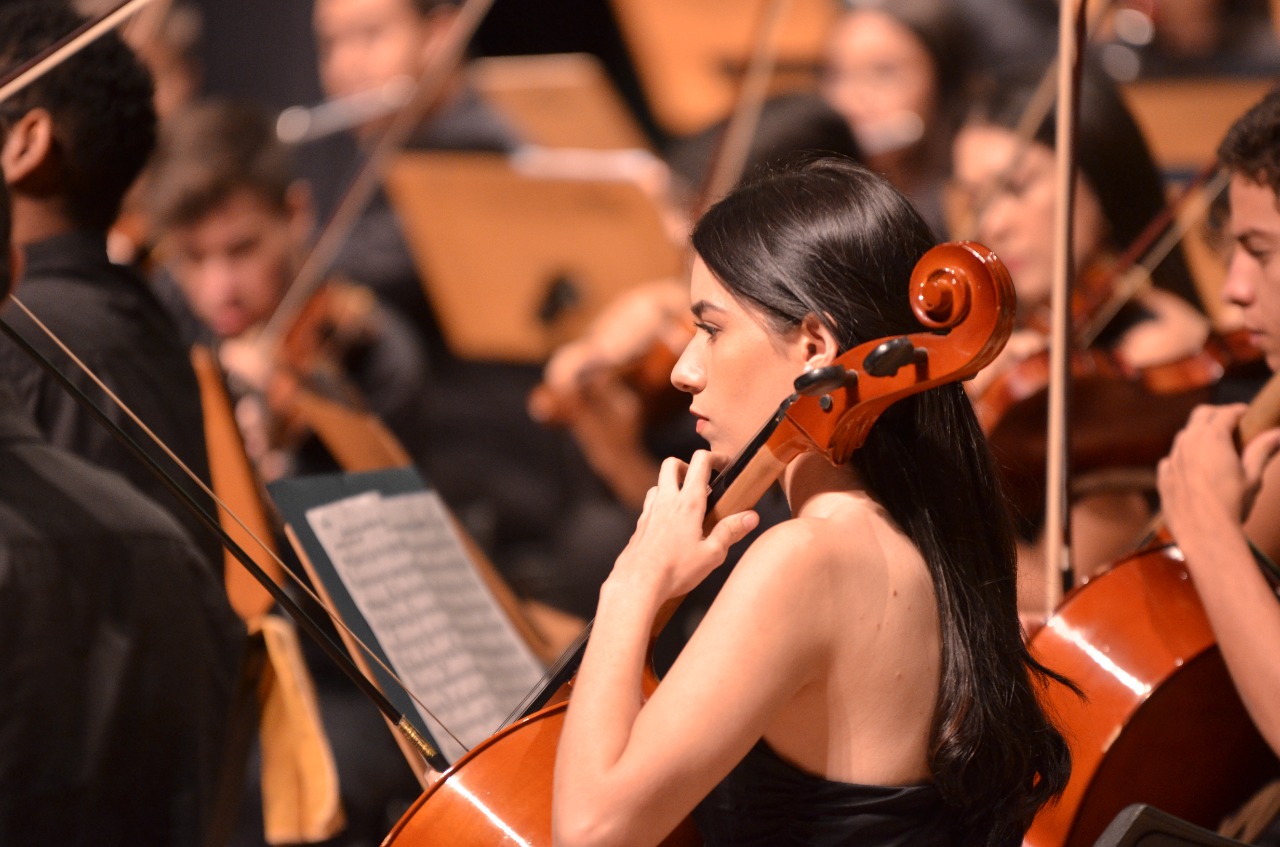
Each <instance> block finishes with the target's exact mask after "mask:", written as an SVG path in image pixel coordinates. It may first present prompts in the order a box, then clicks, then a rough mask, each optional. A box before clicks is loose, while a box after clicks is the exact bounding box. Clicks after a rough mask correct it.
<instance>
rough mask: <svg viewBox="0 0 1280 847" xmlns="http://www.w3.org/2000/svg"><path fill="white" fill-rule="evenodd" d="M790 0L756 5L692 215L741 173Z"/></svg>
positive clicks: (771, 73) (732, 184) (773, 0)
mask: <svg viewBox="0 0 1280 847" xmlns="http://www.w3.org/2000/svg"><path fill="white" fill-rule="evenodd" d="M790 6H791V0H767V2H766V3H765V5H764V6H763V7H762V8H761V9H760V17H759V18H758V19H757V21H756V26H755V34H754V36H753V37H752V50H751V61H750V63H749V64H748V65H747V70H746V73H745V74H743V77H742V82H741V84H740V85H739V87H738V95H737V101H736V103H735V104H734V107H733V113H732V114H731V115H730V117H729V121H728V123H726V124H725V128H724V133H723V134H722V135H721V136H720V141H719V144H717V146H716V151H715V154H714V155H713V156H712V157H711V166H710V167H709V168H708V169H707V175H706V178H705V180H704V181H703V185H702V189H701V190H700V191H699V192H698V198H697V201H696V202H695V203H694V207H693V217H694V218H695V219H696V218H697V217H698V216H699V215H701V214H702V212H705V211H706V210H707V208H708V207H709V206H711V205H712V204H713V203H715V202H716V201H717V200H719V199H720V198H721V197H723V196H724V195H726V194H728V193H729V189H731V188H733V186H734V185H735V184H736V183H737V182H738V180H739V179H740V178H741V177H742V170H743V168H744V167H746V164H747V155H748V154H749V153H750V152H751V142H752V140H753V139H754V138H755V135H756V129H757V128H758V127H759V125H760V115H761V112H762V111H763V109H764V101H765V99H766V98H767V97H768V94H769V82H770V80H771V79H772V77H773V68H774V64H775V60H776V59H777V47H778V34H779V33H780V32H782V24H783V22H784V21H785V20H786V18H787V11H788V10H789V9H790Z"/></svg>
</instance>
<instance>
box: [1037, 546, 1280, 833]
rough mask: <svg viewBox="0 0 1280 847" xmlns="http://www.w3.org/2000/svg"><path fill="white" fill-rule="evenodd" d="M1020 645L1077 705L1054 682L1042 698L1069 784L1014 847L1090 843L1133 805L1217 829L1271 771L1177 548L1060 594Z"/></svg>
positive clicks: (1134, 560) (1272, 762)
mask: <svg viewBox="0 0 1280 847" xmlns="http://www.w3.org/2000/svg"><path fill="white" fill-rule="evenodd" d="M1030 649H1031V653H1032V655H1033V656H1034V657H1035V658H1036V660H1038V661H1039V662H1041V663H1042V664H1044V665H1045V666H1046V667H1048V668H1049V669H1051V670H1053V671H1056V672H1058V673H1060V674H1062V675H1064V676H1066V677H1067V678H1068V679H1070V680H1072V681H1073V682H1074V683H1075V684H1076V685H1077V686H1079V687H1080V689H1081V691H1082V692H1083V693H1084V699H1082V698H1079V697H1077V696H1076V695H1075V694H1074V693H1073V692H1072V691H1070V690H1069V689H1067V688H1066V687H1065V686H1062V685H1058V684H1051V685H1050V687H1049V688H1047V689H1046V690H1045V692H1044V700H1045V707H1046V711H1047V712H1048V713H1049V714H1050V716H1051V717H1053V718H1054V719H1055V720H1056V721H1057V723H1058V726H1059V728H1060V729H1061V730H1062V732H1063V734H1064V735H1065V736H1066V738H1067V741H1068V743H1069V744H1070V745H1071V758H1072V768H1071V780H1070V782H1069V783H1068V785H1067V788H1066V790H1065V791H1064V792H1063V795H1062V797H1061V799H1060V800H1059V801H1058V802H1057V803H1053V804H1050V805H1048V806H1046V807H1044V808H1043V809H1041V811H1040V813H1039V815H1037V816H1036V818H1035V820H1034V821H1033V822H1032V825H1031V828H1030V830H1029V831H1028V832H1027V835H1026V838H1025V840H1024V841H1023V844H1024V847H1090V845H1092V844H1093V843H1094V841H1095V840H1096V839H1097V838H1098V836H1099V835H1100V834H1101V833H1102V831H1103V829H1105V828H1106V826H1107V824H1108V823H1110V822H1111V820H1112V819H1113V818H1114V817H1115V816H1116V814H1117V813H1118V812H1119V811H1120V810H1121V809H1123V808H1124V807H1125V806H1127V805H1129V804H1130V803H1139V802H1141V803H1148V804H1151V805H1153V806H1155V807H1157V808H1159V809H1161V810H1163V811H1166V812H1169V813H1171V814H1174V815H1176V816H1178V817H1180V818H1183V819H1185V820H1188V821H1190V822H1191V823H1194V824H1197V825H1199V826H1203V827H1206V828H1208V829H1216V828H1217V826H1218V824H1219V822H1220V821H1221V820H1222V818H1223V817H1225V816H1226V815H1228V814H1230V813H1231V812H1233V811H1235V810H1236V809H1237V808H1238V807H1239V806H1240V805H1241V804H1242V803H1243V802H1244V801H1245V800H1247V799H1248V797H1249V796H1250V795H1251V794H1252V793H1253V792H1254V791H1255V790H1256V789H1257V788H1259V787H1260V786H1261V785H1262V784H1263V783H1265V782H1266V781H1267V780H1268V779H1269V778H1274V777H1275V776H1276V775H1277V774H1278V773H1280V763H1277V761H1276V758H1275V757H1274V756H1273V755H1272V753H1271V751H1270V749H1269V748H1268V747H1267V744H1266V742H1264V741H1263V740H1262V738H1261V736H1260V735H1259V734H1258V732H1257V730H1255V729H1254V726H1253V723H1252V721H1251V720H1250V719H1249V715H1248V714H1247V713H1246V711H1245V708H1244V706H1243V704H1241V702H1240V699H1239V698H1238V697H1237V696H1236V693H1235V688H1234V686H1233V685H1232V682H1231V679H1230V677H1229V676H1228V674H1227V668H1226V665H1225V664H1224V663H1223V659H1222V656H1221V654H1220V653H1219V651H1218V647H1217V643H1216V641H1215V638H1214V635H1213V631H1212V629H1211V628H1210V626H1209V621H1208V619H1207V617H1206V616H1205V612H1204V608H1203V607H1202V606H1201V604H1200V600H1199V597H1198V595H1197V594H1196V590H1195V587H1194V585H1193V584H1192V582H1191V577H1190V575H1189V574H1188V573H1187V571H1186V569H1185V568H1184V566H1183V564H1182V554H1181V551H1179V550H1178V549H1177V547H1174V546H1166V547H1159V548H1156V549H1151V550H1145V551H1141V552H1138V553H1135V554H1133V555H1132V556H1129V557H1128V558H1126V559H1124V560H1122V561H1121V562H1119V563H1118V564H1117V565H1115V566H1114V567H1113V568H1112V569H1110V570H1109V571H1107V572H1105V573H1103V574H1102V575H1100V576H1098V577H1096V578H1094V579H1093V580H1091V581H1090V582H1088V583H1087V584H1085V585H1083V586H1081V587H1080V588H1078V589H1077V590H1075V591H1074V592H1072V593H1071V594H1069V595H1068V596H1067V598H1066V599H1065V600H1064V601H1063V603H1062V605H1061V606H1059V608H1058V610H1057V611H1056V612H1055V613H1054V615H1053V617H1051V618H1050V619H1049V621H1048V622H1047V623H1046V624H1045V626H1044V627H1043V628H1042V629H1041V630H1039V631H1038V632H1037V633H1036V634H1035V636H1033V637H1032V639H1031V642H1030Z"/></svg>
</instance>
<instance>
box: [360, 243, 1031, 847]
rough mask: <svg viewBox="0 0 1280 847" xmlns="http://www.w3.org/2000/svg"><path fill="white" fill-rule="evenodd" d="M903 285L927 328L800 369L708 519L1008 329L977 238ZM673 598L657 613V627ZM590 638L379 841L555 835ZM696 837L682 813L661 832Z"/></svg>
mask: <svg viewBox="0 0 1280 847" xmlns="http://www.w3.org/2000/svg"><path fill="white" fill-rule="evenodd" d="M909 296H910V297H911V302H912V307H913V310H914V311H915V314H916V316H917V317H918V318H919V320H920V322H921V323H922V324H923V325H924V326H926V327H928V328H930V329H931V330H933V331H922V332H917V333H911V334H907V335H902V336H898V337H895V338H889V339H880V340H877V341H873V342H868V343H866V344H863V345H860V346H858V347H856V348H854V349H852V350H849V351H847V352H846V353H844V354H843V355H841V356H840V357H839V359H837V361H836V363H835V364H833V365H831V366H829V367H827V368H823V369H821V370H818V371H814V372H811V373H808V374H805V375H804V376H802V377H801V378H800V379H798V380H797V385H796V393H795V394H793V395H792V396H791V397H789V398H787V399H786V400H785V401H784V402H783V404H782V405H781V406H780V407H779V409H778V411H777V413H776V414H775V415H774V417H773V419H772V420H770V421H769V423H768V424H767V425H766V426H765V428H764V429H763V430H761V432H760V434H759V435H757V437H756V438H755V439H754V440H753V442H752V443H751V444H750V445H748V446H747V448H746V449H744V451H743V453H742V454H741V455H740V456H739V457H738V458H737V459H735V461H734V462H733V463H732V464H731V465H730V466H729V467H728V468H727V469H726V470H725V471H724V472H723V473H721V474H720V475H719V476H718V477H717V479H716V480H715V482H714V483H713V485H712V492H711V494H710V496H709V497H708V512H707V517H706V525H707V526H713V525H714V524H715V523H716V522H717V521H719V520H720V519H721V518H723V517H725V516H726V515H729V514H733V513H735V512H739V511H742V510H744V509H748V508H750V507H751V506H752V505H754V503H755V502H756V501H757V500H758V499H759V498H760V496H762V495H763V493H764V492H765V491H766V490H767V489H768V487H769V486H770V485H771V484H772V483H773V481H774V480H776V479H777V478H778V476H779V475H780V474H781V472H782V470H783V469H784V468H785V467H786V466H787V464H788V463H789V462H790V461H791V460H793V459H794V458H795V457H797V456H799V455H801V454H802V453H806V452H814V451H816V452H819V453H821V454H822V455H824V456H826V457H827V458H828V459H829V460H831V461H832V462H835V463H841V462H844V461H847V460H848V459H849V457H850V456H851V455H852V453H853V452H854V450H856V449H857V448H858V447H859V446H861V444H862V442H863V441H864V439H865V438H866V435H867V433H868V431H869V430H870V428H871V426H872V425H873V424H874V423H875V421H876V419H877V418H878V416H879V415H880V413H881V412H882V411H884V409H886V408H887V407H888V406H889V405H891V404H892V403H894V402H895V401H897V400H899V399H901V398H903V397H906V396H909V395H911V394H915V393H918V392H921V391H924V390H927V389H929V388H932V387H935V386H938V385H942V384H944V383H948V382H954V381H956V380H961V379H967V378H969V377H971V376H973V375H974V374H976V373H977V372H978V370H980V369H981V368H982V367H984V366H985V365H986V364H987V363H989V362H990V361H991V360H992V359H993V358H994V357H995V355H996V354H997V353H999V351H1000V349H1001V348H1002V347H1003V346H1004V342H1005V341H1006V340H1007V339H1008V336H1009V333H1010V331H1011V330H1012V321H1013V318H1012V315H1013V309H1012V308H1011V305H1012V302H1013V297H1014V295H1013V286H1012V283H1011V282H1010V280H1009V275H1008V272H1007V271H1006V270H1005V268H1004V266H1003V265H1002V264H1000V262H999V260H998V259H996V257H995V256H994V254H992V253H991V252H990V251H988V250H987V249H986V248H984V247H982V246H980V245H977V244H973V243H968V242H966V243H957V244H945V245H941V246H939V247H935V248H934V249H933V250H931V251H929V252H928V253H926V254H925V256H924V257H923V258H922V259H921V260H920V262H919V264H918V265H917V267H916V269H915V271H914V273H913V274H912V277H911V282H910V294H909ZM677 602H678V601H672V602H670V603H668V604H667V606H665V607H664V608H663V610H662V611H661V612H660V613H659V618H658V621H657V622H656V623H655V632H656V631H657V630H658V629H660V628H661V626H662V625H663V624H665V622H666V620H667V617H668V616H669V614H670V612H671V611H674V608H675V605H676V603H677ZM585 643H586V639H585V635H584V637H583V639H582V640H581V642H580V646H579V647H578V648H576V649H575V650H573V651H571V652H570V654H569V655H568V657H567V659H566V660H565V661H563V662H562V666H561V668H559V669H557V670H558V672H557V673H555V674H554V675H553V676H552V678H551V679H550V680H549V682H548V683H547V685H546V686H544V687H543V688H542V689H540V690H539V691H538V692H536V693H535V696H534V698H533V699H532V701H531V705H530V706H528V707H527V708H525V709H523V710H522V711H521V713H520V715H519V719H518V720H517V721H516V722H514V723H511V724H509V725H508V726H507V727H506V728H504V729H502V730H500V731H499V732H498V733H497V734H495V735H494V736H492V737H491V738H490V739H489V740H487V741H485V742H484V743H483V744H481V745H479V746H478V747H476V748H475V749H473V750H472V751H471V752H470V753H468V754H467V755H466V756H464V757H463V758H462V759H461V760H459V761H458V762H457V763H456V764H455V765H454V766H453V767H452V768H450V769H449V770H448V771H446V772H445V773H444V774H443V775H442V776H441V777H440V779H439V780H437V781H436V782H435V783H434V784H432V785H431V787H430V788H428V789H427V791H426V792H425V793H424V794H423V795H422V796H421V797H420V798H419V799H418V802H417V803H415V804H414V806H413V807H412V808H411V809H410V810H409V812H408V813H407V814H406V815H405V816H404V817H403V818H402V819H401V820H400V822H399V823H398V824H397V825H396V827H395V829H393V830H392V831H391V833H390V835H389V836H388V837H387V839H386V840H385V841H384V845H387V847H392V845H420V844H446V843H447V844H450V845H472V844H474V845H493V844H521V845H532V844H550V843H551V780H552V773H553V769H554V760H555V753H556V748H557V746H558V743H559V736H560V731H561V728H562V726H563V720H564V712H565V709H566V708H567V706H568V702H567V701H568V698H569V688H570V686H569V681H570V678H571V676H572V672H573V669H574V668H575V667H576V661H577V659H578V658H580V656H581V648H582V647H584V646H585ZM649 682H650V684H651V685H656V684H657V682H656V680H654V679H651V680H649ZM548 703H550V704H551V705H546V704H548ZM535 710H536V711H535ZM695 839H696V836H695V833H694V831H693V828H692V826H691V825H689V824H688V822H686V823H685V824H684V825H682V826H681V827H680V828H678V829H677V831H676V832H675V833H673V834H672V835H671V836H670V838H669V840H668V841H667V843H668V844H685V843H696V840H695Z"/></svg>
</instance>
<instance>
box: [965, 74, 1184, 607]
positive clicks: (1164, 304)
mask: <svg viewBox="0 0 1280 847" xmlns="http://www.w3.org/2000/svg"><path fill="white" fill-rule="evenodd" d="M1034 90H1035V80H1034V78H1032V77H1026V78H1023V79H1017V78H1013V79H1010V80H1004V81H1002V82H999V83H997V82H994V81H993V82H992V83H991V84H990V85H989V86H988V87H986V88H985V89H980V90H979V92H978V96H976V97H975V99H974V101H973V103H972V104H971V107H970V110H969V113H968V115H967V117H966V119H965V122H964V125H963V126H962V128H961V130H960V132H959V134H958V135H957V137H956V143H955V147H954V150H953V159H954V165H955V168H954V172H955V187H956V188H957V189H958V190H957V192H956V194H957V196H956V198H955V199H956V200H957V202H956V204H955V210H956V211H958V212H960V214H961V215H962V216H963V215H965V214H968V215H969V216H970V220H969V221H968V222H967V223H968V226H963V225H962V226H959V227H957V228H958V229H963V230H964V231H965V232H966V233H969V234H972V236H973V237H974V238H977V239H978V240H980V241H982V242H983V243H984V244H986V245H988V246H989V247H990V248H991V249H992V250H993V251H995V253H996V255H998V256H1000V257H1001V259H1002V260H1003V261H1004V262H1005V263H1006V266H1007V267H1008V269H1009V273H1010V275H1011V276H1012V278H1013V283H1014V287H1015V288H1016V289H1017V292H1018V322H1019V325H1020V329H1019V330H1015V332H1014V335H1013V337H1012V338H1011V339H1010V342H1009V345H1008V346H1007V347H1006V348H1005V352H1004V354H1003V355H1002V356H1001V358H1000V359H999V360H997V361H996V362H995V363H994V364H993V365H992V366H991V367H989V368H987V369H986V370H985V371H984V372H983V373H982V374H980V375H979V377H978V378H977V379H976V380H974V382H973V383H971V384H970V389H971V392H972V394H973V396H974V397H975V402H976V403H978V404H982V403H984V402H987V400H988V396H989V395H987V392H988V390H989V389H990V388H991V386H992V385H994V384H995V383H996V382H997V380H998V379H999V378H1000V377H1001V376H1002V375H1004V374H1006V373H1007V372H1008V371H1009V370H1011V369H1013V368H1016V367H1017V366H1018V365H1019V364H1020V363H1021V362H1022V361H1023V360H1026V359H1028V358H1029V357H1031V356H1033V355H1034V354H1036V353H1039V352H1041V351H1043V350H1044V349H1045V347H1046V345H1047V343H1048V339H1047V335H1046V332H1045V330H1044V328H1043V325H1044V319H1045V317H1046V312H1047V309H1048V305H1049V295H1050V279H1051V271H1052V266H1053V265H1052V257H1053V252H1052V240H1051V239H1050V238H1049V233H1051V232H1052V222H1053V214H1054V204H1055V200H1056V189H1055V184H1054V172H1053V163H1054V153H1053V139H1054V122H1053V118H1052V117H1049V118H1047V119H1046V120H1044V121H1043V122H1041V124H1040V125H1039V127H1038V128H1037V130H1036V131H1035V133H1034V136H1033V138H1032V139H1031V140H1030V141H1029V142H1026V143H1025V147H1024V146H1022V144H1021V143H1020V139H1019V138H1018V135H1017V132H1016V129H1015V128H1016V127H1017V125H1018V123H1019V122H1020V120H1021V116H1022V114H1023V112H1024V111H1025V109H1026V106H1027V103H1028V102H1029V101H1030V100H1031V98H1032V94H1033V91H1034ZM1080 102H1081V108H1080V119H1079V123H1078V129H1077V146H1078V150H1079V154H1078V161H1079V164H1080V175H1079V177H1078V178H1077V188H1076V213H1075V219H1074V222H1075V238H1074V241H1075V243H1074V244H1073V246H1072V255H1073V259H1074V263H1075V267H1076V268H1077V275H1078V278H1079V279H1080V282H1079V283H1078V284H1077V289H1078V290H1079V289H1081V288H1085V287H1087V286H1090V285H1094V284H1096V287H1097V289H1098V290H1099V291H1100V292H1101V293H1103V294H1105V293H1106V292H1107V290H1109V288H1110V286H1111V285H1112V284H1113V282H1115V280H1113V279H1112V278H1111V277H1110V275H1109V274H1108V272H1107V269H1108V267H1109V265H1110V264H1111V263H1112V262H1114V261H1115V259H1116V257H1117V256H1118V254H1119V253H1120V252H1121V251H1122V250H1124V249H1125V248H1126V247H1127V246H1128V245H1129V244H1130V243H1131V242H1132V241H1134V239H1136V238H1137V237H1138V236H1139V234H1140V233H1142V231H1143V229H1144V228H1145V227H1146V226H1147V225H1148V223H1149V222H1150V221H1151V220H1152V219H1153V218H1154V217H1156V216H1157V214H1159V212H1160V211H1161V209H1162V208H1163V207H1164V205H1165V200H1164V194H1163V191H1162V188H1161V182H1160V177H1159V174H1158V172H1157V171H1156V168H1155V165H1154V163H1153V161H1152V159H1151V155H1150V153H1149V152H1148V150H1147V147H1146V144H1145V142H1144V141H1143V138H1142V136H1141V133H1140V132H1139V130H1138V127H1137V125H1136V124H1135V123H1134V121H1133V119H1132V117H1131V116H1130V115H1129V113H1128V111H1127V110H1126V109H1125V107H1124V104H1123V103H1122V102H1121V100H1120V97H1119V94H1118V92H1116V90H1115V89H1114V87H1113V86H1112V85H1111V84H1110V83H1109V81H1108V80H1107V79H1106V77H1105V76H1104V75H1103V74H1102V72H1101V71H1099V70H1098V69H1097V68H1096V67H1095V66H1091V65H1086V70H1085V73H1084V77H1083V79H1082V83H1081V96H1080ZM1150 282H1151V285H1150V286H1149V287H1148V288H1147V290H1146V291H1143V292H1141V293H1138V294H1136V295H1135V296H1134V297H1133V298H1132V299H1131V300H1130V301H1129V302H1128V303H1126V304H1125V305H1124V306H1123V307H1122V308H1121V309H1120V311H1119V312H1118V314H1116V315H1115V317H1114V318H1113V319H1111V320H1110V322H1109V323H1108V324H1107V325H1106V327H1105V329H1104V330H1103V331H1102V332H1101V333H1100V334H1099V335H1098V336H1097V338H1096V339H1095V340H1094V341H1093V346H1095V347H1097V348H1100V349H1103V350H1105V351H1108V353H1110V354H1114V356H1115V357H1116V359H1117V360H1119V361H1122V362H1124V363H1125V364H1126V365H1127V366H1131V367H1134V368H1141V367H1145V366H1150V365H1155V364H1160V363H1165V362H1170V361H1174V360H1177V359H1180V358H1183V357H1185V356H1188V355H1191V354H1192V353H1195V352H1197V351H1199V350H1200V349H1201V347H1202V346H1203V344H1204V341H1205V338H1206V336H1207V333H1208V330H1209V326H1208V322H1207V320H1206V319H1205V317H1204V315H1203V314H1202V313H1201V312H1200V311H1199V298H1198V296H1197V294H1196V291H1195V288H1194V286H1193V284H1192V280H1191V276H1190V273H1189V271H1188V269H1187V265H1186V262H1185V259H1184V258H1183V255H1182V253H1181V251H1180V250H1179V249H1174V250H1173V251H1172V252H1171V253H1170V254H1169V255H1168V256H1167V257H1166V258H1165V259H1164V261H1163V262H1161V263H1160V264H1158V265H1157V266H1156V267H1155V268H1154V269H1153V270H1151V272H1150ZM985 419H986V417H984V420H985ZM1156 455H1157V456H1158V455H1160V453H1159V452H1157V453H1156ZM1150 494H1151V491H1150V486H1149V485H1148V486H1145V487H1143V488H1140V489H1136V490H1135V489H1128V490H1117V489H1114V488H1112V489H1108V490H1102V491H1099V492H1097V493H1095V494H1094V495H1092V496H1090V497H1087V498H1076V499H1075V500H1074V502H1073V511H1072V523H1073V526H1074V532H1073V559H1074V562H1075V564H1076V567H1077V571H1078V572H1079V573H1082V574H1084V575H1088V574H1090V573H1091V572H1092V571H1093V570H1094V569H1095V568H1096V566H1098V565H1100V564H1102V563H1105V562H1110V561H1113V560H1114V559H1115V558H1116V557H1118V556H1119V555H1121V554H1123V553H1124V552H1126V551H1127V550H1128V549H1130V547H1131V546H1132V544H1133V541H1134V539H1135V538H1136V537H1137V535H1139V534H1140V533H1141V530H1142V526H1143V524H1144V523H1145V522H1146V520H1148V519H1149V517H1150V503H1149V500H1150ZM1039 508H1041V507H1039V506H1032V507H1028V508H1025V509H1023V514H1021V515H1020V517H1021V521H1020V525H1019V534H1020V535H1021V536H1022V539H1021V541H1022V542H1023V543H1022V544H1021V545H1020V560H1021V561H1022V564H1023V566H1024V567H1023V573H1024V574H1025V575H1030V577H1031V578H1028V579H1024V580H1023V586H1022V587H1023V592H1024V597H1026V598H1028V599H1027V600H1026V601H1024V607H1026V608H1027V609H1028V610H1029V609H1030V608H1033V607H1035V606H1037V605H1038V604H1039V600H1038V598H1039V597H1041V596H1043V591H1042V590H1040V589H1039V588H1037V587H1035V582H1036V580H1037V579H1038V578H1039V577H1038V574H1039V573H1040V572H1041V570H1042V568H1041V567H1040V566H1039V565H1038V564H1037V563H1038V561H1039V559H1040V556H1041V555H1042V552H1041V551H1040V549H1039V546H1038V545H1039V539H1038V535H1039V530H1040V524H1041V521H1042V519H1043V518H1042V515H1041V514H1040V513H1039V511H1038V510H1039ZM1030 598H1036V599H1030ZM1039 611H1041V612H1042V611H1043V610H1042V609H1040V610H1039Z"/></svg>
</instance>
